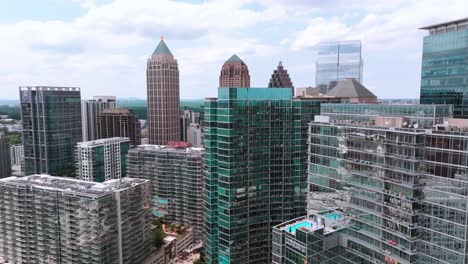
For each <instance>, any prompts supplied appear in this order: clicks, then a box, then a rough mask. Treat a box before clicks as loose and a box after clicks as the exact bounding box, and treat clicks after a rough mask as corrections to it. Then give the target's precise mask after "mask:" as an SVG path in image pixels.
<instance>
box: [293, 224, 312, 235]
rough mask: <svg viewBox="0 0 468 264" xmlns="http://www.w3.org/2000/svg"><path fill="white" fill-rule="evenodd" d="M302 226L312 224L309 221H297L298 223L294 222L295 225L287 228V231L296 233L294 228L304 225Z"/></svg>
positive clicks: (310, 225)
mask: <svg viewBox="0 0 468 264" xmlns="http://www.w3.org/2000/svg"><path fill="white" fill-rule="evenodd" d="M304 226H305V227H312V224H311V223H309V222H302V223H299V224H295V225H293V226H291V227H289V228H288V232H290V233H296V229H298V228H301V227H304Z"/></svg>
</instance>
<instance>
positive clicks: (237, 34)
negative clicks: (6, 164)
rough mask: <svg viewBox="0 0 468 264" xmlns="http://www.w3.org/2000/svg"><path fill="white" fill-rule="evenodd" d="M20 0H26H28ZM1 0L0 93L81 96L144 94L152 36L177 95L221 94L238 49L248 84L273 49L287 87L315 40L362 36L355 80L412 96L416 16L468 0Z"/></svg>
mask: <svg viewBox="0 0 468 264" xmlns="http://www.w3.org/2000/svg"><path fill="white" fill-rule="evenodd" d="M26 6H27V7H28V8H25V7H26ZM3 7H4V8H2V9H1V10H0V32H1V33H2V42H1V43H0V56H1V58H2V62H1V63H0V98H1V99H15V100H18V99H19V92H18V87H19V86H25V85H31V86H35V85H44V86H46V85H48V86H74V87H80V88H81V93H82V98H83V99H88V98H91V97H92V96H93V95H115V96H117V97H118V98H128V97H133V98H141V99H144V98H146V77H145V75H146V72H145V68H146V61H147V59H148V57H149V56H151V54H152V53H153V51H154V49H155V48H156V46H157V44H158V42H159V39H160V36H161V35H164V39H165V41H166V43H167V45H168V46H169V47H170V49H171V51H172V53H173V54H174V56H175V57H176V58H177V60H178V64H179V70H180V95H181V99H202V98H205V97H213V96H216V94H217V89H216V88H217V87H218V81H219V73H220V70H221V67H222V65H223V63H224V62H225V61H226V60H227V59H228V58H229V57H230V56H231V55H232V54H237V55H238V56H239V57H240V58H242V60H243V61H244V62H245V63H246V64H247V65H248V67H249V71H250V76H251V86H252V87H266V86H267V85H268V82H269V80H270V77H271V74H272V72H273V70H274V69H276V66H277V65H278V62H279V61H280V60H281V61H282V62H283V65H284V67H285V68H286V69H287V70H288V73H289V74H290V77H291V80H292V82H293V83H294V86H295V87H304V86H315V59H316V46H317V44H318V43H319V42H320V41H337V40H361V42H362V57H363V60H364V70H363V72H364V74H363V79H364V81H363V84H364V85H365V86H366V87H367V88H369V89H370V90H371V91H372V92H374V93H375V94H376V95H377V96H378V97H379V98H382V99H385V98H419V90H420V74H421V54H422V41H423V36H425V35H426V34H427V32H425V31H424V30H419V29H418V28H420V27H423V26H427V25H432V24H436V23H439V22H445V21H450V20H454V19H460V18H464V17H466V16H467V15H466V10H467V9H468V3H466V1H465V0H447V1H436V0H426V1H416V0H409V1H404V0H392V1H388V0H374V1H371V0H362V1H350V0H346V1H345V0H332V1H327V2H326V3H323V1H319V0H236V1H230V0H205V1H203V0H193V1H181V0H179V1H173V0H159V1H156V0H139V1H131V0H116V1H111V0H104V1H93V0H72V1H66V0H43V1H33V0H29V1H28V0H17V1H11V2H8V6H7V4H6V3H5V4H3Z"/></svg>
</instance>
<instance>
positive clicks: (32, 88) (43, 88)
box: [19, 86, 80, 92]
mask: <svg viewBox="0 0 468 264" xmlns="http://www.w3.org/2000/svg"><path fill="white" fill-rule="evenodd" d="M19 89H20V91H77V92H79V91H80V88H79V87H60V86H20V87H19Z"/></svg>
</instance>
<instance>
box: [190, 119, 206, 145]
mask: <svg viewBox="0 0 468 264" xmlns="http://www.w3.org/2000/svg"><path fill="white" fill-rule="evenodd" d="M202 138H203V132H202V127H201V126H200V125H199V124H196V123H192V124H190V126H189V127H187V142H188V143H190V144H191V145H192V146H194V147H196V148H198V147H202V146H203V141H202Z"/></svg>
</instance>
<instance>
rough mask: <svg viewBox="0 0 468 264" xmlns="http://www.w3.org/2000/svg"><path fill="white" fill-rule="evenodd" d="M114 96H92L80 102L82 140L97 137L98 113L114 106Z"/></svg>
mask: <svg viewBox="0 0 468 264" xmlns="http://www.w3.org/2000/svg"><path fill="white" fill-rule="evenodd" d="M115 103H116V99H115V96H94V97H93V99H92V100H86V101H82V102H81V121H82V130H83V131H82V134H83V141H91V140H96V139H99V114H100V113H102V110H104V109H107V108H115V106H116V105H115Z"/></svg>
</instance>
